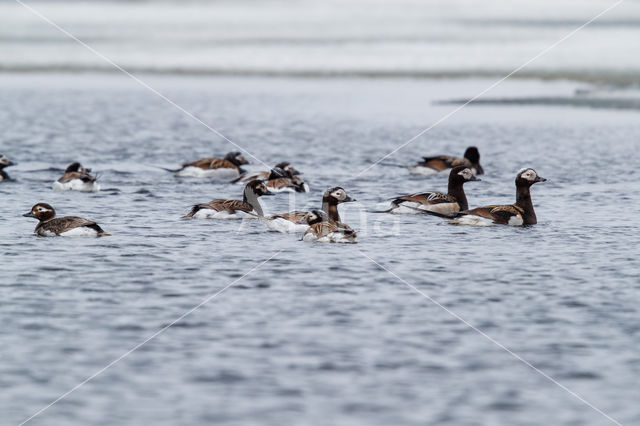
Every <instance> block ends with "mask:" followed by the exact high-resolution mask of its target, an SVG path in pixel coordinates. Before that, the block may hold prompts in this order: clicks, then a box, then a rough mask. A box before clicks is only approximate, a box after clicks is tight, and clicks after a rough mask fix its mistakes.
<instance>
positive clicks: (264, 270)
mask: <svg viewBox="0 0 640 426" xmlns="http://www.w3.org/2000/svg"><path fill="white" fill-rule="evenodd" d="M143 79H144V80H145V81H146V82H148V83H149V84H150V85H152V86H153V87H154V88H156V89H158V90H159V91H160V92H162V93H163V94H165V95H166V96H168V97H169V98H170V99H172V100H173V101H175V102H176V103H177V104H179V105H180V106H181V107H183V108H184V109H186V110H187V111H189V112H191V113H193V114H194V115H195V116H197V117H198V118H199V119H201V120H202V121H203V122H205V123H207V124H208V125H210V126H212V127H213V128H215V129H217V130H218V131H219V132H221V133H222V134H224V135H225V136H226V137H228V138H229V139H230V140H232V141H234V142H235V143H236V144H237V145H239V146H241V147H242V148H243V150H244V151H245V152H248V153H251V154H253V155H254V156H255V157H257V158H258V159H259V160H261V161H264V162H266V163H267V164H269V165H271V164H275V163H276V162H278V161H282V160H289V161H291V162H292V163H293V164H294V165H295V167H296V168H298V169H299V170H301V171H302V172H303V173H304V175H303V177H304V178H305V179H307V181H308V182H309V184H310V186H311V192H310V193H309V194H303V195H297V196H295V197H293V196H289V195H287V194H279V195H277V196H275V197H268V199H265V200H264V203H263V205H264V206H265V210H266V211H267V212H271V213H273V212H282V211H288V210H292V209H294V208H297V209H301V208H310V207H315V206H317V207H319V206H320V198H321V194H322V192H323V191H324V190H325V189H327V188H329V187H332V186H338V185H339V186H343V187H344V188H345V189H346V191H347V192H348V193H349V194H350V195H351V196H353V197H354V198H356V199H357V200H358V202H357V203H353V204H349V205H344V208H342V207H341V213H342V216H343V220H344V221H345V222H346V223H348V224H350V225H351V226H352V227H353V228H355V229H356V230H357V231H358V234H359V239H358V243H357V244H355V245H347V244H343V245H341V244H313V243H306V242H302V241H300V236H299V235H290V234H279V233H273V232H268V231H267V229H266V227H265V226H264V224H263V223H262V222H260V221H258V220H254V221H245V222H239V221H232V220H226V221H221V220H218V221H216V220H182V219H180V217H181V216H182V215H183V214H185V213H186V212H187V211H188V209H189V207H190V206H191V205H192V204H194V203H199V202H204V201H209V200H211V199H215V198H237V197H240V196H241V193H242V187H241V186H238V185H231V184H227V183H220V182H218V183H216V182H212V181H209V180H206V179H205V180H198V179H186V178H185V179H179V178H175V177H173V176H172V175H171V174H170V173H167V172H165V171H163V170H161V169H159V168H157V166H160V167H175V166H178V165H179V164H180V163H181V162H183V161H188V160H194V159H197V158H200V157H203V156H212V155H223V154H224V153H226V152H228V151H234V150H237V148H236V147H234V146H233V145H232V144H230V143H229V142H227V141H225V140H223V139H221V138H220V137H218V136H217V135H215V134H213V133H212V132H211V131H210V130H208V129H207V128H206V127H205V126H203V125H202V124H201V123H199V122H197V121H195V120H194V119H192V118H190V117H188V116H186V115H185V114H184V113H182V112H181V111H179V110H177V109H176V108H175V107H173V106H171V105H169V104H168V103H167V102H165V101H164V100H162V99H160V98H158V97H157V96H156V95H154V94H152V93H150V92H149V91H147V90H146V89H143V88H141V87H140V86H138V85H136V83H135V82H133V81H131V80H130V79H127V78H126V77H116V76H97V75H54V74H47V75H37V74H34V75H29V76H20V75H12V74H4V75H2V77H1V78H0V105H2V108H1V109H0V129H2V132H1V142H0V152H2V153H4V154H5V155H7V156H9V157H11V158H12V159H13V160H15V161H16V162H18V163H19V165H17V166H15V167H12V168H8V169H7V172H8V173H9V174H10V175H11V176H12V177H13V178H14V179H15V180H14V181H12V182H3V183H2V184H0V197H1V198H0V199H1V200H2V201H1V202H0V236H1V238H0V258H1V259H2V261H1V265H0V270H1V273H0V283H1V285H0V323H1V324H2V327H0V342H1V344H0V360H1V362H0V389H1V391H0V413H2V415H1V416H0V423H2V424H18V423H20V422H22V421H24V420H26V419H27V418H29V417H30V416H32V415H33V414H35V413H37V412H38V411H39V410H41V409H43V408H45V407H46V406H47V405H48V404H49V403H51V402H52V401H54V400H56V399H57V398H58V397H60V396H61V395H63V394H64V393H65V392H67V391H69V390H71V389H73V388H74V387H75V386H76V385H78V384H79V383H81V382H82V381H84V380H85V379H87V378H88V377H90V376H92V375H93V374H94V373H96V372H98V371H100V370H101V369H103V367H105V366H107V365H108V364H109V363H111V362H113V361H114V360H116V359H118V358H119V357H120V356H122V355H123V354H125V353H126V352H127V351H129V350H130V349H132V348H134V347H136V345H139V344H140V343H142V342H144V341H145V339H148V338H149V337H150V336H152V335H154V333H156V332H158V331H159V330H161V329H162V328H163V327H166V326H167V325H170V324H172V323H173V322H174V321H175V320H176V319H178V318H180V317H181V316H182V315H184V314H185V313H187V312H189V311H190V310H191V309H193V308H194V307H196V306H198V305H199V304H200V303H201V302H203V301H204V300H208V302H207V303H206V304H204V305H202V306H201V307H199V308H198V309H197V310H195V311H193V312H191V313H190V314H189V315H187V316H186V317H184V318H182V319H180V321H178V322H177V323H175V324H174V325H172V326H171V327H170V328H168V329H166V330H165V331H163V332H162V333H161V334H159V335H157V336H156V337H155V338H153V339H152V340H150V341H149V342H148V343H146V344H144V345H142V346H141V347H139V349H137V350H135V351H134V352H132V353H130V354H129V355H128V356H126V357H125V358H123V359H121V360H120V361H118V362H117V363H115V364H113V365H112V366H110V367H109V368H108V369H106V370H104V371H102V372H101V374H99V375H97V376H96V377H95V378H93V379H92V380H90V381H88V382H87V383H86V384H84V385H83V386H81V387H79V388H77V389H76V390H75V391H73V392H72V393H70V394H68V396H66V397H65V398H64V399H62V400H60V401H59V402H57V403H56V404H54V405H52V406H50V407H49V408H47V409H46V410H45V411H42V412H41V414H39V415H38V416H37V417H35V418H33V419H32V420H31V421H30V423H29V424H38V425H40V424H42V425H57V424H78V425H79V424H95V425H110V424H131V425H134V424H148V423H154V424H162V425H165V424H166V425H170V424H207V423H214V424H224V425H241V424H242V425H244V424H270V425H282V424H314V425H315V424H335V425H346V424H367V425H372V424H380V425H383V424H402V425H419V424H451V425H453V424H455V425H459V424H464V425H486V424H520V425H534V424H545V423H546V424H558V425H576V424H589V425H600V424H608V423H611V420H610V419H608V418H606V417H605V416H604V415H603V414H601V413H600V412H598V411H596V410H595V409H594V408H592V407H591V406H589V405H587V404H585V403H584V402H581V401H580V400H579V399H578V398H576V396H575V395H572V394H570V393H569V392H568V391H567V390H565V389H563V388H561V387H560V386H559V385H558V384H556V383H554V382H553V381H551V380H550V379H549V378H552V379H553V380H554V381H557V383H560V384H561V385H562V386H564V387H566V388H567V389H569V390H570V391H571V392H574V393H575V394H577V395H580V397H581V398H583V399H584V400H585V401H588V403H589V404H591V405H592V406H593V407H597V409H598V410H601V411H602V412H603V413H606V415H608V416H610V417H611V418H613V419H615V420H616V421H619V422H621V423H623V424H637V423H640V407H639V406H638V404H637V401H638V400H639V399H640V388H639V387H638V374H639V373H640V355H639V354H638V347H639V345H640V327H639V326H638V318H639V314H640V312H639V308H638V307H639V306H640V303H639V302H640V279H639V272H640V260H639V258H640V248H639V247H638V226H639V225H640V219H639V217H640V202H639V201H638V200H639V199H640V184H639V183H638V182H639V179H640V171H639V169H638V164H640V154H639V152H638V140H640V121H639V120H638V118H639V116H638V113H637V112H636V111H634V110H619V109H608V108H580V107H576V106H573V105H562V104H561V105H553V104H552V105H536V104H533V105H526V104H525V105H515V104H514V105H510V104H506V105H500V104H487V105H470V106H468V107H466V108H464V109H463V110H461V111H460V112H459V113H457V114H455V115H453V116H452V117H451V118H450V119H448V120H447V121H445V122H444V123H442V124H441V125H439V126H437V127H435V128H433V129H432V130H431V131H429V132H427V133H426V134H425V135H423V136H422V137H420V138H418V139H417V140H415V141H414V142H412V143H410V144H409V145H407V146H406V147H404V148H403V149H402V150H400V151H399V152H397V153H396V154H394V155H393V156H391V157H389V158H387V159H386V160H385V163H396V164H409V163H411V162H413V161H416V160H417V159H419V158H420V157H421V156H422V155H429V154H440V153H444V154H455V155H460V154H462V152H463V151H464V149H465V148H466V147H467V146H469V145H476V146H478V147H479V149H480V152H481V155H482V164H483V167H484V169H485V171H486V175H484V176H482V179H483V180H482V182H477V183H476V182H473V183H469V184H467V185H466V190H467V195H468V198H469V203H470V205H471V206H478V205H484V204H490V203H511V202H513V200H514V198H515V188H514V183H513V180H514V177H515V174H516V173H517V171H518V170H519V169H520V168H522V167H533V168H535V169H536V170H537V172H538V173H539V174H540V175H541V176H543V177H546V178H548V179H549V180H548V182H545V183H541V184H536V185H535V186H534V187H533V189H532V198H533V202H534V205H535V208H536V212H537V215H538V220H539V223H538V224H537V225H536V226H532V227H527V228H523V229H515V228H511V227H492V228H472V227H457V226H453V225H450V224H448V223H446V222H444V221H442V220H440V219H438V218H434V217H427V216H416V215H408V216H400V215H381V214H374V213H370V212H371V211H372V210H376V209H377V208H379V207H380V206H384V205H385V203H386V202H385V200H386V199H387V198H389V197H392V196H394V195H397V194H403V193H410V192H416V191H427V190H446V182H447V179H446V175H438V176H435V177H428V178H425V177H412V176H410V175H408V173H407V171H406V170H405V169H403V168H400V167H393V166H389V165H385V166H383V165H378V166H376V167H374V168H372V169H370V170H368V171H367V172H365V173H362V174H360V175H359V172H361V171H362V170H363V169H365V168H366V167H368V166H369V165H370V164H371V163H372V162H374V161H375V160H377V159H379V158H380V157H382V156H383V155H385V154H387V153H388V152H389V151H391V150H392V149H394V148H395V147H397V146H398V145H400V144H402V143H404V142H406V141H407V140H409V139H410V138H411V137H413V136H414V135H416V134H417V133H418V132H420V131H421V130H423V129H425V128H426V127H428V126H429V125H431V124H433V123H434V122H435V121H436V120H438V119H439V118H440V117H442V116H444V115H445V114H447V113H448V112H450V111H451V110H452V109H453V108H454V107H455V105H449V104H446V103H442V102H443V101H447V100H450V99H462V98H470V97H472V96H473V95H474V94H475V93H478V92H479V91H480V90H482V89H484V88H485V87H487V86H488V85H489V84H491V83H492V81H491V80H484V79H467V80H446V79H443V80H402V79H387V80H376V79H371V80H367V79H328V80H322V79H285V78H283V79H275V78H274V79H264V78H239V79H234V78H204V77H202V78H187V77H158V76H155V77H153V76H143ZM579 88H580V87H579V85H577V84H575V83H571V82H564V81H560V82H539V81H533V80H519V81H507V82H505V83H504V84H503V85H502V86H500V87H499V88H497V89H496V91H495V94H496V95H500V94H503V95H504V94H511V95H514V94H515V95H519V96H523V97H526V96H529V95H531V94H539V95H545V94H559V93H560V94H562V93H573V92H574V91H575V90H578V89H579ZM492 94H493V92H492ZM76 160H77V161H81V162H82V163H83V164H84V165H85V166H86V167H90V168H92V169H93V170H94V171H95V172H97V173H99V175H100V178H99V179H100V182H101V185H102V191H100V192H98V193H78V192H54V191H53V190H52V189H51V183H52V182H53V181H54V180H55V179H56V178H57V177H58V175H59V174H60V173H61V171H62V170H63V169H64V167H65V166H66V165H67V164H69V163H70V162H72V161H76ZM249 168H250V169H251V170H262V169H264V166H263V165H262V164H261V163H260V162H259V161H257V160H255V159H253V164H252V165H250V167H249ZM36 202H47V203H50V204H52V205H53V206H54V207H55V208H56V210H57V211H58V213H59V214H60V215H78V216H82V217H87V218H91V219H93V220H96V221H97V222H98V223H99V224H100V225H101V226H102V227H103V228H104V229H105V230H106V231H108V232H110V233H111V234H113V236H112V237H107V238H100V239H83V238H40V237H37V236H34V235H33V234H32V231H33V228H34V226H35V223H34V221H33V220H32V219H28V218H24V217H21V214H22V213H24V212H26V211H28V210H29V208H30V207H31V206H32V205H33V204H35V203H36ZM380 265H381V266H380ZM253 268H255V270H252V269H253ZM385 269H386V270H385ZM387 270H388V271H387ZM245 274H247V275H245ZM230 284H231V285H230ZM227 286H228V287H227ZM225 289H226V290H225ZM222 290H224V291H223V292H222V293H219V294H218V295H217V296H215V297H213V298H211V297H212V296H214V295H215V294H217V293H218V292H220V291H222ZM444 308H446V310H445V309H444ZM462 320H464V322H463V321H462ZM471 326H473V327H474V328H475V329H476V330H474V329H473V328H471ZM478 330H479V331H482V332H483V333H486V336H489V337H490V338H491V339H493V341H491V340H489V339H488V338H487V337H486V336H483V335H481V334H480V333H479V332H478ZM495 342H498V343H499V344H500V345H503V346H504V347H500V346H498V345H497V344H496V343H495ZM505 348H508V350H509V351H512V352H513V353H514V354H517V355H518V356H519V357H521V358H522V359H523V360H526V361H527V362H529V363H530V364H531V365H532V366H534V367H535V368H536V369H539V371H540V372H543V373H544V374H546V375H548V377H549V378H547V377H544V376H543V375H542V374H541V373H540V372H538V371H535V370H534V369H532V368H531V367H530V366H527V365H525V364H524V363H523V362H522V361H521V360H518V359H516V358H515V357H514V356H513V355H511V354H510V353H508V352H507V351H506V350H505Z"/></svg>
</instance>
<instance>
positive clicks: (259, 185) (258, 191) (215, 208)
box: [183, 180, 274, 219]
mask: <svg viewBox="0 0 640 426" xmlns="http://www.w3.org/2000/svg"><path fill="white" fill-rule="evenodd" d="M263 195H274V194H273V193H272V192H271V191H269V189H268V188H267V186H266V185H265V184H264V183H263V182H261V181H258V180H256V181H253V182H249V183H248V184H247V185H246V186H245V188H244V192H243V197H242V201H240V200H214V201H210V202H208V203H204V204H196V205H194V206H193V208H192V209H191V212H189V214H187V215H186V216H183V217H184V218H195V219H234V218H258V217H262V216H264V214H263V213H262V206H260V202H259V201H258V197H261V196H263Z"/></svg>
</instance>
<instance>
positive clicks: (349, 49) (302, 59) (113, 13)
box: [0, 0, 640, 84]
mask: <svg viewBox="0 0 640 426" xmlns="http://www.w3.org/2000/svg"><path fill="white" fill-rule="evenodd" d="M25 3H27V4H30V5H33V7H34V8H36V9H37V10H38V11H40V12H41V13H42V14H43V15H45V16H47V17H48V18H50V19H51V20H52V21H54V22H55V23H57V24H59V25H60V26H61V27H63V28H65V29H66V30H68V31H69V32H70V33H72V34H73V35H75V36H77V37H78V38H79V39H81V40H83V41H85V42H86V43H88V44H89V45H91V46H92V47H94V48H95V49H96V50H98V51H99V52H101V53H103V54H105V55H107V56H108V57H110V58H111V59H113V60H114V61H115V62H116V63H118V64H119V65H121V66H123V67H124V68H126V69H127V70H129V71H134V72H139V71H144V72H153V73H184V74H209V75H215V74H228V75H242V74H247V75H302V76H336V75H340V76H345V75H349V76H374V77H376V76H408V77H440V76H477V75H482V76H486V75H496V76H497V75H503V74H506V73H508V72H510V71H511V70H512V69H514V68H515V67H517V66H519V65H521V64H522V63H524V62H525V61H527V60H529V59H530V58H532V57H533V56H535V55H536V54H537V53H539V52H540V51H541V50H543V49H544V48H546V47H548V46H549V45H551V44H552V43H554V42H556V41H557V40H559V39H560V38H562V37H564V36H565V35H566V34H567V33H569V32H570V31H572V30H573V29H575V28H576V27H578V26H580V25H582V24H584V23H585V22H586V21H587V20H589V19H590V18H592V17H593V16H595V15H596V14H598V13H599V12H601V11H603V10H604V9H606V8H607V7H608V6H611V5H613V4H614V3H615V2H614V1H612V0H568V1H560V2H559V1H554V0H536V1H513V0H491V1H483V2H481V3H479V2H477V1H475V0H447V1H436V0H420V1H418V0H399V1H393V2H390V1H380V0H349V1H335V0H330V1H322V2H318V1H310V0H308V1H307V0H294V1H281V0H242V1H152V0H151V1H131V2H130V1H51V0H47V1H26V2H25ZM0 22H1V23H2V25H0V70H1V71H52V70H56V71H61V70H62V71H70V72H86V71H100V72H117V71H116V70H115V69H114V68H113V67H112V66H110V65H109V64H107V63H105V62H104V61H103V60H102V59H100V58H98V57H96V56H95V55H93V54H92V53H91V52H89V51H86V50H84V49H79V48H78V45H77V44H76V43H75V42H74V41H73V40H71V39H70V38H69V37H67V36H66V35H64V34H62V33H61V32H60V31H58V30H57V29H55V28H53V27H51V26H50V25H47V24H45V23H44V22H42V21H41V20H40V19H39V18H37V17H36V16H34V15H33V13H32V12H30V11H28V10H27V9H25V8H24V7H23V6H21V5H20V4H18V3H16V2H15V1H13V0H3V1H0ZM638 40H640V2H639V1H636V0H626V1H624V2H623V3H622V4H621V5H619V6H617V7H615V8H614V9H613V10H611V11H609V12H608V13H606V14H605V15H604V16H602V17H600V18H599V19H597V20H596V21H595V22H593V23H592V24H591V25H589V26H588V27H587V28H584V29H582V30H581V31H580V32H579V33H578V34H576V35H575V36H574V37H572V38H571V39H569V40H567V41H565V42H564V43H562V45H560V46H558V47H556V48H555V49H553V50H552V51H550V52H549V53H548V54H546V55H544V56H543V57H541V58H540V59H538V60H536V61H535V62H534V63H532V64H531V65H530V66H528V67H526V69H524V70H523V71H522V72H520V73H519V74H518V76H521V77H541V78H570V79H577V80H586V81H593V82H598V83H612V84H631V83H637V82H638V80H639V79H638V75H639V71H640V47H639V44H638Z"/></svg>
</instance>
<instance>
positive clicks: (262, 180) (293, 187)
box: [0, 147, 546, 243]
mask: <svg viewBox="0 0 640 426" xmlns="http://www.w3.org/2000/svg"><path fill="white" fill-rule="evenodd" d="M245 164H248V161H247V160H246V159H245V157H244V156H243V155H242V154H241V153H239V152H230V153H228V154H227V155H226V156H225V157H224V158H202V159H199V160H196V161H193V162H190V163H184V164H183V165H182V166H181V167H180V168H178V169H164V170H167V171H169V172H171V173H173V174H174V175H175V176H178V177H199V178H203V177H204V178H217V179H225V180H228V181H229V182H230V183H237V184H244V185H245V187H244V191H243V197H242V200H213V201H209V202H205V203H201V204H196V205H194V206H192V208H191V211H190V212H189V213H188V214H186V215H185V216H183V218H185V219H230V218H253V219H259V220H262V221H264V222H265V223H266V226H267V228H268V229H270V230H273V231H278V232H283V233H302V234H303V237H302V240H303V241H318V242H341V243H353V242H356V238H357V234H356V232H355V231H354V230H353V229H352V228H351V227H350V226H349V225H347V224H345V223H343V222H342V220H341V218H340V214H339V212H338V206H339V205H340V204H342V203H348V202H353V201H356V200H355V199H354V198H353V197H351V196H349V195H348V194H347V192H346V191H345V190H344V188H341V187H334V188H330V189H327V190H326V191H325V192H324V194H323V196H322V204H321V207H320V208H319V209H314V210H311V211H301V210H297V211H292V212H287V213H280V214H273V215H270V216H265V215H264V212H263V210H262V206H261V205H260V202H259V198H260V197H263V196H272V195H275V194H276V193H278V192H309V186H308V185H307V183H306V182H305V181H304V180H303V179H302V178H301V177H300V172H299V171H298V170H296V169H295V168H294V167H293V166H292V165H291V164H290V163H289V162H281V163H278V164H277V165H276V166H275V167H274V168H273V169H272V170H270V171H264V172H256V173H248V172H246V171H245V170H244V169H242V166H243V165H245ZM12 165H14V163H13V162H11V161H10V160H9V159H8V158H7V157H6V156H4V155H2V154H0V182H1V181H5V180H9V179H10V178H9V176H8V175H7V173H6V172H5V171H4V169H5V168H6V167H10V166H12ZM408 170H409V172H410V173H412V174H420V175H431V174H436V173H440V172H443V171H446V170H450V171H449V184H448V189H447V192H446V193H443V192H422V193H416V194H408V195H399V196H396V197H393V198H391V199H390V200H391V206H390V207H389V208H388V209H386V210H381V211H377V212H376V213H394V214H427V215H432V216H437V217H441V218H445V219H448V220H450V221H451V222H452V223H455V224H465V225H476V226H486V225H494V224H501V225H513V226H523V225H533V224H535V223H537V219H536V214H535V211H534V208H533V203H532V202H531V193H530V188H531V186H532V185H533V184H535V183H538V182H544V181H545V180H546V179H544V178H542V177H540V176H538V174H537V173H536V171H535V170H533V169H531V168H525V169H522V170H520V171H519V172H518V174H517V176H516V179H515V184H516V202H515V203H514V204H506V205H490V206H484V207H476V208H474V209H469V204H468V202H467V197H466V194H465V192H464V184H465V183H467V182H472V181H479V180H480V179H479V178H478V177H477V175H482V174H483V173H484V170H483V169H482V166H481V165H480V153H479V152H478V149H477V148H476V147H469V148H467V150H466V151H465V153H464V156H463V157H453V156H445V155H441V156H434V157H423V161H421V162H419V163H417V164H414V165H411V166H409V167H408ZM229 179H231V180H229ZM53 189H54V190H57V191H66V190H75V191H85V192H90V191H92V192H95V191H99V190H100V185H99V184H98V182H97V176H95V175H91V170H90V169H87V168H85V167H83V166H82V165H81V164H80V163H78V162H74V163H72V164H70V165H69V166H68V167H67V168H66V170H65V172H64V173H63V175H62V176H61V177H60V178H59V179H57V180H56V181H55V182H54V183H53ZM23 216H26V217H32V218H35V219H37V220H38V225H37V226H36V228H35V230H34V233H35V234H37V235H40V236H95V237H101V236H108V235H111V234H109V233H107V232H105V231H104V230H103V229H102V228H101V227H100V226H99V225H98V224H97V223H96V222H93V221H91V220H88V219H84V218H81V217H76V216H66V217H61V218H57V217H56V212H55V210H54V208H53V207H52V206H50V205H49V204H47V203H38V204H36V205H34V206H33V207H32V208H31V210H30V211H29V212H27V213H25V214H24V215H23Z"/></svg>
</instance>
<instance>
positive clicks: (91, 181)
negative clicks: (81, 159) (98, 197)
mask: <svg viewBox="0 0 640 426" xmlns="http://www.w3.org/2000/svg"><path fill="white" fill-rule="evenodd" d="M90 172H91V169H86V168H84V167H83V166H82V164H80V163H78V162H75V163H71V164H70V165H69V167H67V169H66V170H65V171H64V174H63V175H62V176H61V177H60V179H58V180H57V181H55V182H53V189H54V190H56V191H69V190H73V191H84V192H97V191H100V185H99V184H98V182H97V178H96V177H95V176H92V175H91V174H90Z"/></svg>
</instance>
